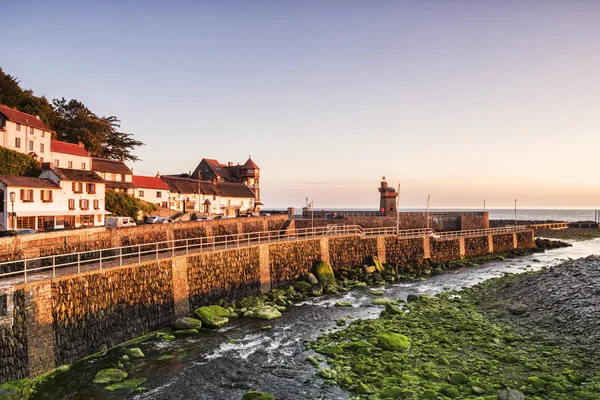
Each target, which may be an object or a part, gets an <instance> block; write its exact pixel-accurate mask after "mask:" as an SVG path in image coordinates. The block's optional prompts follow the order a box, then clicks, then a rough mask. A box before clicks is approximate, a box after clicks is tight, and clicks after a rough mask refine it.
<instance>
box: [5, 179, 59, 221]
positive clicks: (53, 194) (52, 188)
mask: <svg viewBox="0 0 600 400" xmlns="http://www.w3.org/2000/svg"><path fill="white" fill-rule="evenodd" d="M60 192H61V187H60V186H59V185H57V184H56V183H54V182H51V181H49V180H46V179H40V178H30V177H25V176H8V175H0V230H11V229H15V228H18V229H23V228H29V229H35V230H51V229H54V227H55V220H56V213H55V211H56V208H57V203H59V202H60ZM11 193H12V196H11ZM11 197H13V199H14V201H11ZM13 211H14V214H13Z"/></svg>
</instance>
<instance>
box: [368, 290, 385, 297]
mask: <svg viewBox="0 0 600 400" xmlns="http://www.w3.org/2000/svg"><path fill="white" fill-rule="evenodd" d="M369 294H370V295H371V296H383V291H382V290H371V292H369Z"/></svg>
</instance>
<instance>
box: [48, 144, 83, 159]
mask: <svg viewBox="0 0 600 400" xmlns="http://www.w3.org/2000/svg"><path fill="white" fill-rule="evenodd" d="M50 151H52V152H53V153H64V154H72V155H74V156H81V157H89V156H90V155H89V153H88V152H87V151H85V149H84V148H83V147H79V145H78V144H73V143H67V142H60V141H58V140H52V141H50Z"/></svg>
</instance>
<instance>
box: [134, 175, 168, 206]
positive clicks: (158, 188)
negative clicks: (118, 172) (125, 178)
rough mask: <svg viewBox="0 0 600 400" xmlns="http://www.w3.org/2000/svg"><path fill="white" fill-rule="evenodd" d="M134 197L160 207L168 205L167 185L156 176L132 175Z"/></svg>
mask: <svg viewBox="0 0 600 400" xmlns="http://www.w3.org/2000/svg"><path fill="white" fill-rule="evenodd" d="M133 184H134V185H135V189H134V191H133V192H134V197H136V198H138V199H140V200H144V201H147V202H149V203H154V204H156V205H157V206H160V207H165V208H167V207H169V204H168V203H169V193H170V192H169V185H167V183H166V182H165V181H163V180H162V179H160V175H158V176H141V175H133Z"/></svg>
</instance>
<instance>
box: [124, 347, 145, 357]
mask: <svg viewBox="0 0 600 400" xmlns="http://www.w3.org/2000/svg"><path fill="white" fill-rule="evenodd" d="M125 355H127V356H128V357H129V358H144V357H146V356H145V355H144V353H142V350H140V348H139V347H132V348H131V349H127V350H125Z"/></svg>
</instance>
